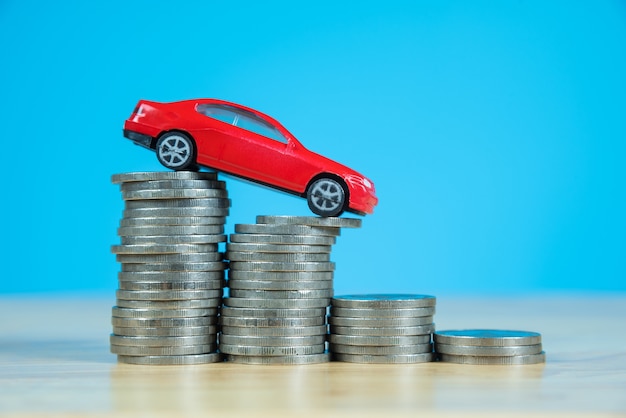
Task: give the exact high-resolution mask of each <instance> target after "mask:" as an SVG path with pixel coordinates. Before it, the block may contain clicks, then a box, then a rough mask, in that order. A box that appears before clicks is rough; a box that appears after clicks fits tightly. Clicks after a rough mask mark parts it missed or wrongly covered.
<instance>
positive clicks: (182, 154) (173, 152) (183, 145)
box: [159, 135, 191, 167]
mask: <svg viewBox="0 0 626 418" xmlns="http://www.w3.org/2000/svg"><path fill="white" fill-rule="evenodd" d="M159 156H160V157H161V160H163V161H165V162H166V163H167V165H168V166H169V167H180V166H182V165H184V164H185V163H186V162H187V161H189V158H190V157H191V145H190V144H189V141H188V140H187V139H186V138H184V137H182V136H180V135H172V136H170V137H168V138H167V139H165V140H164V141H163V142H162V143H161V146H160V147H159Z"/></svg>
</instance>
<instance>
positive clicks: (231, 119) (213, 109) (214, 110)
mask: <svg viewBox="0 0 626 418" xmlns="http://www.w3.org/2000/svg"><path fill="white" fill-rule="evenodd" d="M196 111H197V112H198V113H201V114H203V115H204V116H208V117H210V118H213V119H217V120H219V121H221V122H225V123H228V124H229V125H234V124H235V118H236V116H237V114H236V113H235V112H233V111H232V110H230V109H227V108H225V107H224V106H217V105H210V104H199V105H197V106H196Z"/></svg>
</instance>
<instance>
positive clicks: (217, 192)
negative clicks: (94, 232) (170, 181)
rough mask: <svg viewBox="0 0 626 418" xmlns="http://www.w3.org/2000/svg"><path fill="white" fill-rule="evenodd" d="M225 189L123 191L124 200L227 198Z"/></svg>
mask: <svg viewBox="0 0 626 418" xmlns="http://www.w3.org/2000/svg"><path fill="white" fill-rule="evenodd" d="M226 197H228V193H227V192H226V190H223V189H154V190H150V189H144V190H133V191H129V192H124V191H123V192H122V199H124V200H153V199H190V198H191V199H196V198H222V199H223V198H226Z"/></svg>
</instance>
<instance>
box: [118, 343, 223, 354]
mask: <svg viewBox="0 0 626 418" xmlns="http://www.w3.org/2000/svg"><path fill="white" fill-rule="evenodd" d="M215 351H217V344H202V345H191V346H186V345H182V346H169V347H144V346H130V345H115V344H111V353H113V354H119V355H126V356H181V355H189V354H207V353H214V352H215Z"/></svg>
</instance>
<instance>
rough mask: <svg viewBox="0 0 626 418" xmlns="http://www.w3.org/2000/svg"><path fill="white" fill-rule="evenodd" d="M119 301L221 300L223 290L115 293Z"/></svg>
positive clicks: (123, 291)
mask: <svg viewBox="0 0 626 418" xmlns="http://www.w3.org/2000/svg"><path fill="white" fill-rule="evenodd" d="M115 296H116V297H117V298H118V299H124V300H151V301H156V300H160V301H181V300H183V301H186V300H188V299H212V298H221V297H222V290H221V289H215V290H213V289H203V290H121V289H118V290H117V291H116V292H115Z"/></svg>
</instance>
